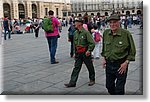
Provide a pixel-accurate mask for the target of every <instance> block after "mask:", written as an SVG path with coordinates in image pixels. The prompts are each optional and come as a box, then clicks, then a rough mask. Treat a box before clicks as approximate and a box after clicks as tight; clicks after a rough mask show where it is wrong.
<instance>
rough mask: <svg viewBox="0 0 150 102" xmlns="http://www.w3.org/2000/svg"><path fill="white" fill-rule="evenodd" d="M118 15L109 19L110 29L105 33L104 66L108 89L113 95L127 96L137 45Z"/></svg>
mask: <svg viewBox="0 0 150 102" xmlns="http://www.w3.org/2000/svg"><path fill="white" fill-rule="evenodd" d="M119 20H120V18H119V16H118V15H111V16H110V17H109V19H108V21H109V24H110V29H107V30H105V31H104V33H103V47H102V53H101V55H102V56H103V57H104V58H103V59H102V64H103V66H104V67H105V68H106V88H107V90H108V92H109V93H110V94H111V95H123V94H125V83H126V78H127V72H128V65H129V62H130V61H135V54H136V50H135V45H134V41H133V38H132V35H131V33H130V32H129V31H128V30H126V29H122V28H121V27H120V22H119Z"/></svg>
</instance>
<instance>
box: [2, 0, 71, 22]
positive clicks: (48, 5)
mask: <svg viewBox="0 0 150 102" xmlns="http://www.w3.org/2000/svg"><path fill="white" fill-rule="evenodd" d="M0 2H1V3H0V18H2V17H5V16H8V17H9V18H12V19H13V18H16V19H19V18H28V17H30V18H43V17H44V16H46V15H48V11H49V10H53V11H54V14H55V16H57V17H61V18H62V17H67V16H69V15H70V14H71V5H70V0H0Z"/></svg>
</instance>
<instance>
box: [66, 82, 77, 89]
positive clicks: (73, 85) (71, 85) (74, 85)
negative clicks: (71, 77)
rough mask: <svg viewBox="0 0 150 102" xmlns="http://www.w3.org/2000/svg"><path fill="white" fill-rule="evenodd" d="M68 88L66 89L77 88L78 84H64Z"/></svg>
mask: <svg viewBox="0 0 150 102" xmlns="http://www.w3.org/2000/svg"><path fill="white" fill-rule="evenodd" d="M64 85H65V86H66V88H69V87H76V84H70V83H69V84H64Z"/></svg>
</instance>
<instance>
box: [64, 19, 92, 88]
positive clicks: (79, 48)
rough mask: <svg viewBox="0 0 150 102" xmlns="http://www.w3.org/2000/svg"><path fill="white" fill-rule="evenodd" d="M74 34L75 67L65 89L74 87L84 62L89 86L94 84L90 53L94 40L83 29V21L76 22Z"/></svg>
mask: <svg viewBox="0 0 150 102" xmlns="http://www.w3.org/2000/svg"><path fill="white" fill-rule="evenodd" d="M75 28H76V29H77V30H76V31H75V32H74V51H75V65H74V69H73V72H72V74H71V80H70V82H69V83H68V84H64V85H65V86H66V87H75V86H76V82H77V79H78V75H79V72H80V70H81V67H82V63H83V62H84V63H85V65H86V67H87V69H88V71H89V79H90V82H89V84H88V85H89V86H92V85H94V84H95V70H94V66H93V62H92V57H91V52H92V51H93V49H94V47H95V43H94V40H93V38H92V35H91V34H90V32H88V31H86V30H85V29H84V28H83V21H82V20H76V22H75Z"/></svg>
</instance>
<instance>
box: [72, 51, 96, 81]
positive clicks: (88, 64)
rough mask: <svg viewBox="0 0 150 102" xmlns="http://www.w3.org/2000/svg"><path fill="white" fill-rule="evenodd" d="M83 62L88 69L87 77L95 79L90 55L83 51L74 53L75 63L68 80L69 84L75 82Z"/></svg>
mask: <svg viewBox="0 0 150 102" xmlns="http://www.w3.org/2000/svg"><path fill="white" fill-rule="evenodd" d="M83 62H84V63H85V65H86V67H87V69H88V71H89V79H90V80H92V81H95V70H94V66H93V62H92V57H91V55H90V56H86V55H85V53H80V54H76V55H75V65H74V69H73V72H72V74H71V80H70V83H71V84H76V82H77V79H78V76H79V72H80V70H81V67H82V64H83Z"/></svg>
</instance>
